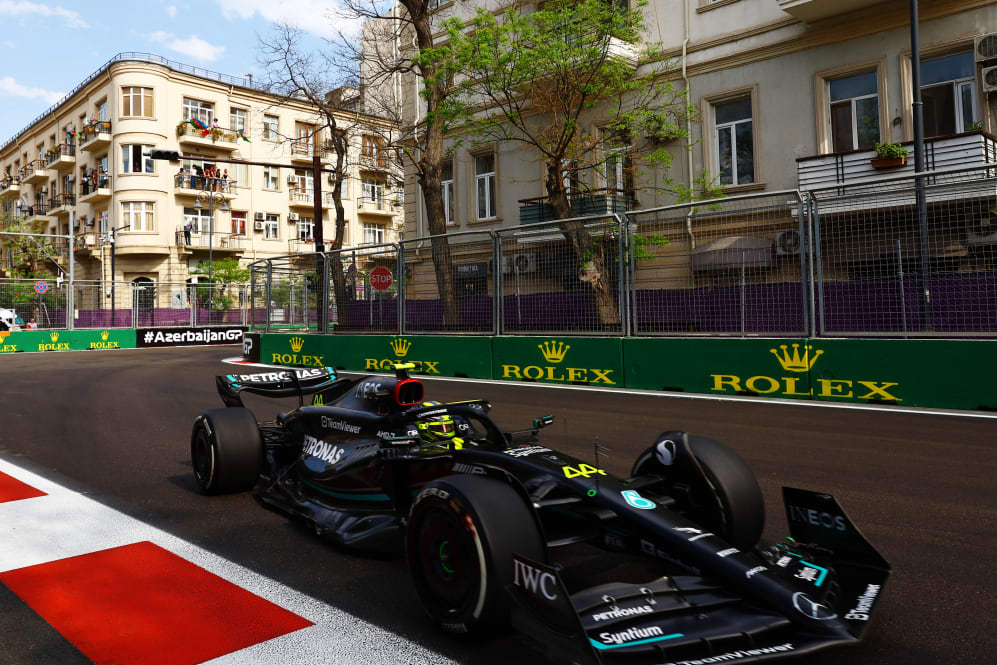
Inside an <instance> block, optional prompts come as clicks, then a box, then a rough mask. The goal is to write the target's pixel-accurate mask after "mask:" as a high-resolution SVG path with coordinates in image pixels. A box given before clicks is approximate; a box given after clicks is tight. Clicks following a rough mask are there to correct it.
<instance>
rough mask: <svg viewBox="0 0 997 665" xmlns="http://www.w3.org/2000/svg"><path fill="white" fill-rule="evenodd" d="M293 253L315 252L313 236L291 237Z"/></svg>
mask: <svg viewBox="0 0 997 665" xmlns="http://www.w3.org/2000/svg"><path fill="white" fill-rule="evenodd" d="M290 245H291V254H313V253H314V252H315V241H314V240H312V239H311V238H291V241H290Z"/></svg>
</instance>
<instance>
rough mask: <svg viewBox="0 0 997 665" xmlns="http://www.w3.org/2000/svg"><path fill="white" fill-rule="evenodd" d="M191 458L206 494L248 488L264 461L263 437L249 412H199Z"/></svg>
mask: <svg viewBox="0 0 997 665" xmlns="http://www.w3.org/2000/svg"><path fill="white" fill-rule="evenodd" d="M190 459H191V463H192V464H193V467H194V479H195V480H196V481H197V484H198V486H199V487H200V488H201V490H202V491H203V492H204V493H205V494H225V493H228V492H243V491H245V490H248V489H251V488H252V487H253V485H255V484H256V480H257V479H258V478H259V475H260V468H261V466H262V463H263V439H262V437H261V436H260V429H259V427H258V426H257V424H256V418H255V417H254V416H253V414H252V412H251V411H249V409H239V408H231V409H211V410H210V411H205V412H204V413H202V414H201V415H199V416H198V417H197V419H196V420H194V428H193V430H192V431H191V434H190Z"/></svg>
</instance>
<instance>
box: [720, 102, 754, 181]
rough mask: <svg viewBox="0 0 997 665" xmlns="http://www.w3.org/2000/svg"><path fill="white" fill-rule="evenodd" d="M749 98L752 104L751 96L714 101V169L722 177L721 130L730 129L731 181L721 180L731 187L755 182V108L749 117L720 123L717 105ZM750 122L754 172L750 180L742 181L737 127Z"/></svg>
mask: <svg viewBox="0 0 997 665" xmlns="http://www.w3.org/2000/svg"><path fill="white" fill-rule="evenodd" d="M743 99H747V100H748V103H749V105H751V98H750V97H734V98H731V99H727V100H724V101H722V102H713V104H712V106H713V114H714V115H713V140H714V141H715V145H714V150H713V170H714V173H716V174H717V178H718V179H719V178H720V177H721V173H720V132H721V131H722V130H725V129H726V130H730V151H731V154H730V165H731V174H730V175H731V181H730V182H729V183H724V182H721V183H720V184H722V185H725V186H730V187H737V186H739V185H752V184H754V182H755V173H754V162H755V118H754V108H752V109H751V111H752V114H751V115H749V116H748V117H747V119H741V120H732V121H729V122H724V123H718V122H717V121H716V109H717V106H721V105H723V104H729V103H731V102H736V101H740V100H743ZM744 124H748V125H751V162H752V173H751V181H750V182H740V178H739V176H738V172H737V129H738V126H739V125H744Z"/></svg>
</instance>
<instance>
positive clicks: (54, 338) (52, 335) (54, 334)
mask: <svg viewBox="0 0 997 665" xmlns="http://www.w3.org/2000/svg"><path fill="white" fill-rule="evenodd" d="M48 338H49V339H50V340H52V341H53V342H58V341H59V333H57V332H51V333H49V334H48Z"/></svg>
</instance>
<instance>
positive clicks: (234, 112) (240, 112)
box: [228, 107, 249, 132]
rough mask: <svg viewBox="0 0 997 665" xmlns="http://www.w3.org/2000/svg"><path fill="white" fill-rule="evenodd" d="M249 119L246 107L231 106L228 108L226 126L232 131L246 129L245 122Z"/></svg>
mask: <svg viewBox="0 0 997 665" xmlns="http://www.w3.org/2000/svg"><path fill="white" fill-rule="evenodd" d="M248 121H249V112H248V111H247V110H246V109H240V108H235V107H232V108H231V109H229V116H228V126H229V129H231V130H232V131H233V132H238V131H239V130H240V129H241V130H242V131H246V123H247V122H248Z"/></svg>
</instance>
